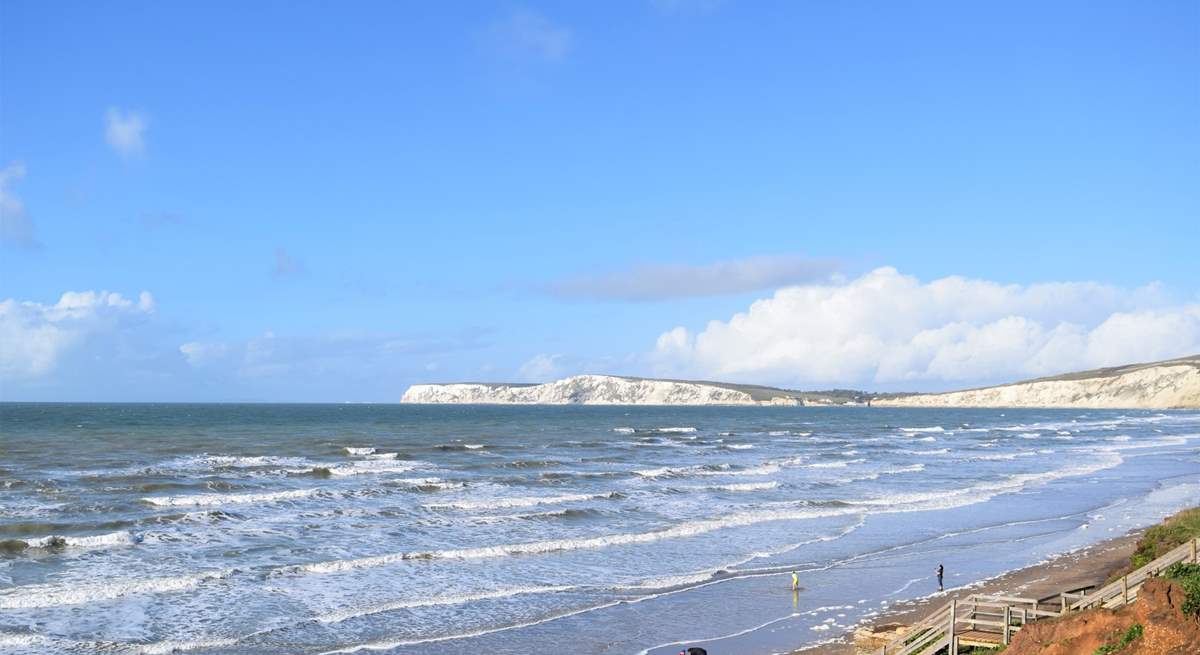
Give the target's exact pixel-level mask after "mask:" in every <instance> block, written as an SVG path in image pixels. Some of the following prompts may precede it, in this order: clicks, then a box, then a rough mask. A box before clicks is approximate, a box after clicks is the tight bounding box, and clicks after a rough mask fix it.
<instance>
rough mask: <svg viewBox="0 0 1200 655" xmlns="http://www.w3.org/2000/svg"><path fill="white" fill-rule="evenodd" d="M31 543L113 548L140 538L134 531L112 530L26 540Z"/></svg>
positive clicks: (135, 541) (127, 544)
mask: <svg viewBox="0 0 1200 655" xmlns="http://www.w3.org/2000/svg"><path fill="white" fill-rule="evenodd" d="M24 541H25V543H27V544H29V547H30V548H50V547H63V548H79V549H86V550H91V549H97V548H113V547H117V546H131V545H133V544H136V543H139V542H140V540H139V539H138V538H137V536H135V535H134V534H133V533H132V532H127V531H124V532H110V533H108V534H98V535H91V536H83V537H76V536H69V537H60V536H58V535H50V536H46V537H40V538H37V539H27V540H24Z"/></svg>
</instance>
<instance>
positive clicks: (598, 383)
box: [400, 375, 793, 405]
mask: <svg viewBox="0 0 1200 655" xmlns="http://www.w3.org/2000/svg"><path fill="white" fill-rule="evenodd" d="M754 389H755V391H754V392H750V391H747V390H742V389H738V388H736V387H735V386H734V385H721V384H718V383H705V382H685V381H678V380H650V379H644V378H625V377H617V376H612V375H577V376H575V377H569V378H565V379H562V380H556V381H554V382H547V383H545V384H483V383H469V382H468V383H456V384H414V385H413V386H411V387H409V388H408V391H406V392H404V397H403V398H401V399H400V402H402V403H478V404H511V405H572V404H581V405H760V404H793V403H792V402H790V399H788V398H787V397H786V396H785V395H783V393H782V392H780V393H779V394H776V395H772V394H767V395H768V396H772V397H764V396H763V393H762V389H763V388H761V387H756V388H754Z"/></svg>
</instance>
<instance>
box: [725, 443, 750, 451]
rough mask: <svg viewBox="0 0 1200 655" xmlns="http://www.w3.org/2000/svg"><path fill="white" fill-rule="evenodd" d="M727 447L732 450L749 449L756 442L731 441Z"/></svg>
mask: <svg viewBox="0 0 1200 655" xmlns="http://www.w3.org/2000/svg"><path fill="white" fill-rule="evenodd" d="M725 447H726V448H728V449H730V450H749V449H751V448H753V447H754V444H752V443H731V444H729V445H727V446H725Z"/></svg>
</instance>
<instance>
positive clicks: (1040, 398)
mask: <svg viewBox="0 0 1200 655" xmlns="http://www.w3.org/2000/svg"><path fill="white" fill-rule="evenodd" d="M400 402H402V403H430V404H504V405H680V406H689V405H766V406H789V405H837V406H846V405H851V406H854V405H877V406H888V407H1090V408H1130V409H1135V408H1144V409H1171V408H1200V355H1195V356H1191V357H1182V358H1179V359H1171V360H1164V361H1159V362H1150V363H1143V364H1130V365H1126V366H1117V367H1111V368H1102V369H1094V370H1090V371H1080V372H1076V373H1067V374H1063V375H1057V376H1053V377H1045V378H1037V379H1033V380H1025V381H1021V382H1013V383H1010V384H1003V385H998V386H992V387H983V388H979V389H967V390H964V391H951V392H945V393H924V394H916V393H887V394H881V393H871V392H866V391H856V390H852V389H834V390H829V391H796V390H791V389H781V388H777V387H768V386H760V385H750V384H733V383H727V382H710V381H703V380H663V379H653V378H638V377H624V376H616V375H577V376H573V377H568V378H563V379H561V380H556V381H554V382H546V383H543V384H522V383H489V382H456V383H449V384H415V385H413V386H411V387H409V389H408V390H407V391H406V392H405V393H404V396H403V398H401V400H400Z"/></svg>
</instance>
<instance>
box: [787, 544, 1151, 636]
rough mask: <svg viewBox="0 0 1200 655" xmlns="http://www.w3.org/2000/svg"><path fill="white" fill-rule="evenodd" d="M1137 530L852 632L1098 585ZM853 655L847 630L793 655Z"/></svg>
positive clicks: (912, 605)
mask: <svg viewBox="0 0 1200 655" xmlns="http://www.w3.org/2000/svg"><path fill="white" fill-rule="evenodd" d="M1142 532H1144V531H1143V530H1137V531H1134V532H1131V533H1129V534H1127V535H1125V536H1122V537H1116V538H1114V539H1109V540H1107V541H1102V542H1100V543H1098V544H1095V545H1093V546H1089V547H1088V548H1084V549H1082V550H1078V551H1076V552H1073V553H1068V554H1065V555H1060V556H1058V557H1055V558H1053V559H1051V560H1049V561H1047V562H1042V563H1040V564H1035V565H1033V566H1030V567H1027V568H1024V569H1018V570H1016V571H1010V572H1008V573H1005V574H1002V575H1000V576H997V577H995V578H991V579H988V580H984V581H980V582H976V583H972V584H970V585H965V586H962V587H955V588H952V589H947V590H946V591H945V592H944V593H938V594H934V595H932V596H928V597H925V598H919V599H915V600H908V601H902V602H898V603H895V604H894V605H892V606H891V607H890V608H888V609H887V610H885V611H883V612H881V613H880V614H879V615H878V616H875V617H873V618H871V619H869V620H867V621H865V622H863V623H861V624H859V625H858V626H856V629H858V628H864V627H875V628H879V629H886V628H887V627H888V626H891V627H895V626H896V625H897V624H901V625H911V624H913V623H916V622H917V621H920V620H921V619H923V618H925V616H927V615H928V614H929V613H930V612H932V611H934V610H936V609H937V608H939V607H941V606H942V605H944V604H946V603H947V602H949V601H950V600H951V599H952V598H957V599H962V598H965V597H966V596H969V595H971V594H977V593H983V594H1006V595H1011V596H1024V597H1029V598H1045V597H1047V596H1051V595H1055V594H1058V593H1059V592H1062V591H1071V590H1075V589H1079V588H1082V587H1086V586H1088V585H1097V586H1099V585H1102V584H1104V581H1105V580H1106V579H1107V578H1108V574H1109V573H1110V572H1112V571H1113V570H1115V569H1117V568H1119V567H1120V566H1122V565H1124V564H1128V563H1129V557H1130V556H1131V555H1132V554H1133V551H1134V546H1135V544H1136V543H1137V540H1138V538H1139V537H1140V536H1141V535H1142ZM852 653H854V631H853V630H851V631H849V632H847V633H845V634H844V635H842V636H841V637H839V638H838V640H837V641H831V642H828V643H824V644H819V645H816V646H809V647H805V648H802V649H800V650H797V651H793V655H851V654H852Z"/></svg>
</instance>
